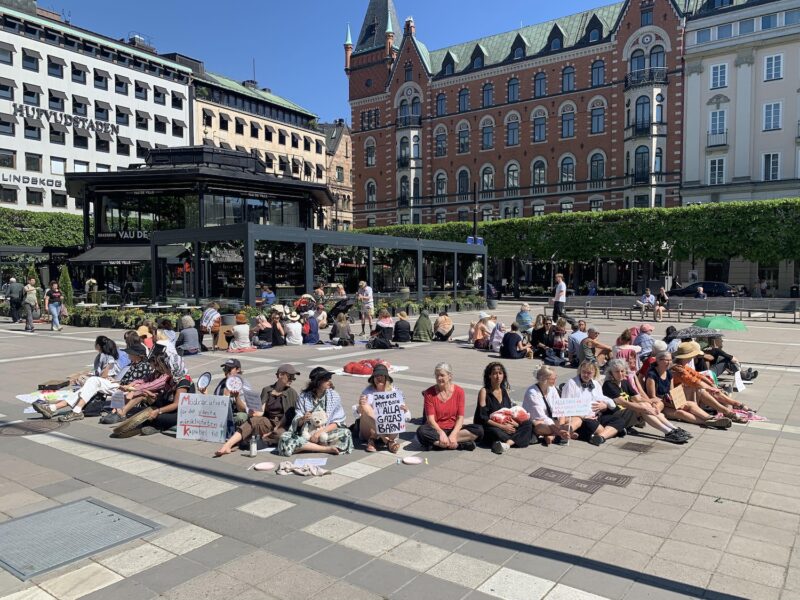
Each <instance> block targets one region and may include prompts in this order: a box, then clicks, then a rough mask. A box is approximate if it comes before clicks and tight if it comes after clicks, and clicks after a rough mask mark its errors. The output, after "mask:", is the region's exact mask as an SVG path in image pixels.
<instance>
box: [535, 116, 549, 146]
mask: <svg viewBox="0 0 800 600" xmlns="http://www.w3.org/2000/svg"><path fill="white" fill-rule="evenodd" d="M534 114H535V115H536V116H535V117H534V118H533V141H534V142H544V141H545V140H546V139H547V117H546V116H545V114H544V110H540V111H536V113H534Z"/></svg>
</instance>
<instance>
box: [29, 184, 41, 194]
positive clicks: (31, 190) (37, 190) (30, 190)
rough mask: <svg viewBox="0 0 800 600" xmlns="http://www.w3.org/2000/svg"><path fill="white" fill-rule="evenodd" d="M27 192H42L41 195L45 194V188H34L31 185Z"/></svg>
mask: <svg viewBox="0 0 800 600" xmlns="http://www.w3.org/2000/svg"><path fill="white" fill-rule="evenodd" d="M27 190H28V191H29V192H41V193H43V194H44V188H43V187H34V186H32V185H29V186H28V187H27Z"/></svg>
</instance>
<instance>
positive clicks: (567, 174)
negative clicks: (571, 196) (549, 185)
mask: <svg viewBox="0 0 800 600" xmlns="http://www.w3.org/2000/svg"><path fill="white" fill-rule="evenodd" d="M558 181H559V183H560V184H561V186H560V188H561V191H565V190H571V189H573V187H574V186H575V160H574V159H573V158H572V157H571V156H565V157H564V158H562V159H561V165H560V168H559V172H558Z"/></svg>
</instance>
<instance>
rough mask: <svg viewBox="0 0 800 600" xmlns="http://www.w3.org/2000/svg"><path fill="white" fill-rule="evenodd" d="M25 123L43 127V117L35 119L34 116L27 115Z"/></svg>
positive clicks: (29, 125)
mask: <svg viewBox="0 0 800 600" xmlns="http://www.w3.org/2000/svg"><path fill="white" fill-rule="evenodd" d="M25 125H27V126H28V127H41V126H42V121H41V119H34V118H33V117H25Z"/></svg>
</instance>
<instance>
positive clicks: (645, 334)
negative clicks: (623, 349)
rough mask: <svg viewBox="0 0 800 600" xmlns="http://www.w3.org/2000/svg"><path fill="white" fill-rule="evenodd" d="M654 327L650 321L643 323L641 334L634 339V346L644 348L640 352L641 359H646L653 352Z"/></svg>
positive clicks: (640, 328) (640, 329)
mask: <svg viewBox="0 0 800 600" xmlns="http://www.w3.org/2000/svg"><path fill="white" fill-rule="evenodd" d="M653 329H654V327H653V326H652V325H651V324H650V323H642V326H641V327H639V335H637V336H636V338H635V339H634V340H633V345H634V346H639V347H640V348H641V349H642V350H641V352H639V359H640V360H644V359H646V358H647V357H648V356H650V354H652V352H653V342H654V341H655V340H654V339H653V336H652V333H653Z"/></svg>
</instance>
